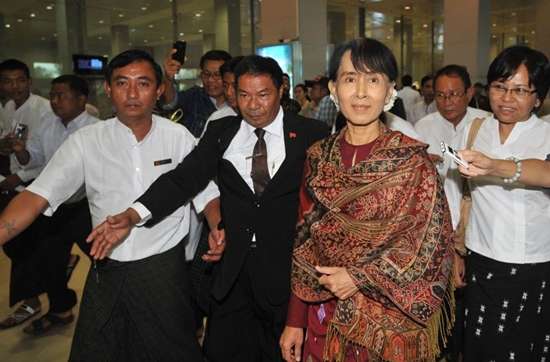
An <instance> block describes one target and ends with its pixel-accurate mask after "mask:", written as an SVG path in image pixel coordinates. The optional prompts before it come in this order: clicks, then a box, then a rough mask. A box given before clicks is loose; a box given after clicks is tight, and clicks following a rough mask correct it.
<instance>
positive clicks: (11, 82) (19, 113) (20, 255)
mask: <svg viewBox="0 0 550 362" xmlns="http://www.w3.org/2000/svg"><path fill="white" fill-rule="evenodd" d="M0 83H1V84H2V85H1V87H2V92H3V93H5V95H6V96H7V97H8V98H9V99H10V100H9V101H7V102H6V104H5V105H4V107H3V114H4V117H5V120H4V123H3V126H2V132H1V136H2V137H3V138H2V139H0V144H1V145H2V146H1V147H0V148H1V150H0V152H2V153H3V154H4V155H6V156H8V157H9V166H10V167H9V170H8V167H5V169H4V171H6V172H7V173H5V174H4V175H3V176H2V177H1V178H0V189H1V190H3V193H2V195H0V199H1V200H0V204H1V206H0V207H1V208H3V207H4V206H5V205H7V203H8V202H9V200H11V199H12V198H13V197H14V196H15V195H16V194H17V192H15V190H14V189H15V188H16V187H17V186H19V185H22V184H23V183H28V182H30V181H31V180H33V179H34V178H35V177H36V176H37V175H38V173H39V172H40V170H38V169H33V168H28V169H24V168H23V167H22V166H21V165H20V164H19V163H18V162H17V159H16V157H15V155H14V153H13V148H12V145H13V143H14V141H16V140H17V139H16V138H15V137H14V134H13V130H14V127H15V126H16V124H22V125H25V126H26V127H27V131H26V132H25V133H24V134H23V135H22V136H23V137H27V138H28V139H32V138H33V137H34V136H36V135H37V134H38V132H39V125H40V122H41V121H42V120H43V118H44V117H48V116H51V115H52V114H53V113H52V112H51V107H50V103H49V101H48V100H47V99H45V98H42V97H39V96H37V95H34V94H32V93H31V84H32V81H31V77H30V73H29V68H28V67H27V65H26V64H25V63H23V62H21V61H19V60H17V59H7V60H5V61H3V62H2V63H0ZM4 176H5V178H4ZM39 219H42V217H40V218H39ZM42 223H43V220H38V221H37V222H36V223H34V224H33V225H32V226H31V227H29V228H28V229H27V230H25V232H24V233H22V234H21V235H19V236H18V238H17V240H16V241H14V242H13V243H10V244H9V245H6V246H4V248H3V249H4V252H5V253H6V255H7V256H8V257H9V258H10V259H11V261H12V264H11V273H10V277H11V280H10V293H9V295H10V303H9V305H10V307H11V306H14V305H15V304H16V303H18V302H19V301H21V300H23V303H21V304H20V305H19V306H18V307H17V308H16V309H15V311H14V313H12V314H10V315H9V316H8V317H7V318H6V319H4V320H2V321H1V322H0V328H9V327H13V326H15V325H18V324H20V323H22V322H24V321H25V320H27V319H29V318H30V317H32V316H34V315H36V314H37V313H39V312H40V300H39V299H38V297H37V295H38V294H39V293H40V292H41V290H40V288H38V286H36V285H35V286H31V284H30V283H27V282H25V278H26V274H28V273H29V270H28V269H29V267H30V270H31V271H32V270H33V269H32V265H30V264H29V263H28V260H29V257H30V256H31V255H32V254H34V253H35V252H36V247H37V240H38V239H37V238H36V237H35V236H37V235H40V234H41V233H42V230H41V225H42Z"/></svg>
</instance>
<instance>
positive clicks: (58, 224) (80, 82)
mask: <svg viewBox="0 0 550 362" xmlns="http://www.w3.org/2000/svg"><path fill="white" fill-rule="evenodd" d="M88 93H89V90H88V84H87V83H86V81H85V80H84V79H82V78H80V77H77V76H75V75H62V76H60V77H57V78H55V79H54V80H53V81H52V88H51V91H50V103H51V106H52V109H53V111H54V114H52V117H46V118H44V119H43V120H42V121H41V123H40V125H39V130H38V132H36V133H35V137H33V138H32V139H31V140H29V141H28V142H26V141H25V140H24V139H14V140H13V143H12V148H13V151H14V155H15V157H16V158H17V161H18V162H19V164H20V165H22V166H23V168H34V169H37V170H39V171H41V170H42V169H43V168H44V167H45V166H46V164H47V163H48V161H49V160H50V159H51V158H52V157H53V155H54V153H55V152H56V151H57V149H58V148H59V147H60V146H61V144H62V143H63V142H64V141H65V140H66V139H67V137H68V136H69V135H70V134H72V133H74V132H76V131H77V130H78V129H81V128H82V127H85V126H87V125H91V124H94V123H96V122H98V121H99V120H98V119H97V118H95V117H92V116H91V115H89V114H88V113H87V112H86V111H85V106H86V100H87V98H88ZM85 197H86V195H85V191H84V189H83V188H81V189H80V190H78V191H77V192H76V193H75V194H74V195H73V196H72V197H71V198H70V199H69V200H68V201H67V202H65V203H64V204H63V205H60V207H59V209H58V210H57V212H56V213H55V215H54V216H53V217H51V218H46V219H44V220H43V221H44V222H43V223H42V225H41V233H40V235H37V237H36V239H37V240H36V241H35V242H36V243H37V248H36V250H35V251H33V253H32V254H31V255H29V256H28V258H25V260H24V264H25V265H27V266H28V267H27V268H26V270H27V272H26V273H25V274H23V275H21V273H17V272H15V273H13V274H14V275H12V281H11V282H12V283H16V284H19V283H21V284H24V285H26V287H25V289H26V290H29V291H30V290H33V288H34V289H35V292H36V296H38V294H40V293H41V292H42V291H45V292H46V293H47V295H48V299H49V302H50V303H49V306H50V308H49V311H48V313H47V314H45V315H44V316H42V317H41V318H39V319H36V320H34V321H33V322H32V323H31V324H30V325H29V326H27V327H26V328H25V329H24V331H25V332H26V333H29V334H35V335H37V334H42V333H44V332H46V331H47V330H49V329H50V328H51V327H53V326H55V325H63V324H67V323H69V322H71V321H72V320H73V319H74V316H73V314H72V308H73V307H74V306H75V305H76V293H75V292H74V291H73V290H71V289H68V287H67V265H68V263H69V255H70V251H71V248H72V245H73V243H74V242H75V241H76V242H79V245H81V249H82V250H83V251H86V250H87V249H89V248H87V247H86V245H84V244H86V243H84V240H85V239H86V235H87V230H89V229H90V228H91V223H90V212H89V210H88V204H87V201H86V199H85ZM14 242H16V241H12V242H11V243H10V245H13V243H14ZM17 242H18V243H24V242H25V240H21V239H17ZM74 262H76V261H74ZM35 286H41V288H37V287H35ZM34 299H38V298H34ZM32 302H34V300H31V301H30V302H29V300H28V299H27V300H26V301H25V303H24V304H25V305H26V306H28V305H29V304H30V303H32ZM33 306H34V308H35V309H40V307H41V305H40V301H39V300H38V303H34V304H33ZM18 309H21V307H20V308H18ZM15 315H17V311H16V312H15V313H14V316H15ZM52 319H53V320H54V321H52ZM17 322H19V321H17ZM55 322H58V323H57V324H56V323H55Z"/></svg>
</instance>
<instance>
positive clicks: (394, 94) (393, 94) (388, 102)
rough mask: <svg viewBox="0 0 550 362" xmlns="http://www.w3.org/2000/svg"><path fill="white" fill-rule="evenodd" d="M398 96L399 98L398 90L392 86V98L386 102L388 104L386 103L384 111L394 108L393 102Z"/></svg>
mask: <svg viewBox="0 0 550 362" xmlns="http://www.w3.org/2000/svg"><path fill="white" fill-rule="evenodd" d="M396 98H397V90H395V87H392V89H391V95H390V99H389V100H388V101H387V102H386V104H384V112H387V111H389V110H390V109H392V108H393V104H394V103H395V99H396Z"/></svg>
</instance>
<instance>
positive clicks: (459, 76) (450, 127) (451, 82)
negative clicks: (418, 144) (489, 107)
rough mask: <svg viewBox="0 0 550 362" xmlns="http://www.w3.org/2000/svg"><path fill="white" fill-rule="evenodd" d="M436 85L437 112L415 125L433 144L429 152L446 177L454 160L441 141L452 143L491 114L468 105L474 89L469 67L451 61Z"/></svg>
mask: <svg viewBox="0 0 550 362" xmlns="http://www.w3.org/2000/svg"><path fill="white" fill-rule="evenodd" d="M434 84H435V102H436V105H437V112H434V113H431V114H429V115H427V116H426V117H424V118H422V119H421V120H419V121H418V122H417V123H416V125H415V128H416V131H417V132H418V134H419V135H420V138H421V140H422V141H424V142H426V143H427V144H428V145H429V147H428V153H429V154H430V156H431V158H432V160H433V161H434V162H435V163H436V166H437V171H438V172H439V175H440V176H441V177H443V178H444V177H445V176H446V174H447V169H448V168H449V164H450V162H451V160H450V159H449V158H447V157H445V159H444V158H443V154H442V152H441V142H442V141H444V142H445V143H447V144H451V142H452V140H453V138H454V137H455V136H456V135H457V134H458V133H459V132H461V131H462V130H463V129H464V127H466V126H468V125H469V124H470V123H471V122H472V120H473V119H475V118H477V117H486V116H487V115H488V113H487V112H485V111H482V110H479V109H475V108H470V107H468V103H469V102H470V99H471V98H472V95H473V89H472V84H471V81H470V75H469V74H468V71H467V70H466V68H465V67H463V66H460V65H454V64H451V65H447V66H445V67H443V68H441V69H440V70H439V71H438V72H437V73H436V75H435V77H434Z"/></svg>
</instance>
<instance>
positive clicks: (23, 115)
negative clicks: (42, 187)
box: [4, 94, 54, 182]
mask: <svg viewBox="0 0 550 362" xmlns="http://www.w3.org/2000/svg"><path fill="white" fill-rule="evenodd" d="M4 116H5V117H6V118H7V123H8V124H10V125H11V129H10V130H8V131H11V130H12V129H13V128H14V127H15V125H16V124H17V123H22V124H25V125H26V126H27V127H28V141H32V139H33V138H34V137H35V135H36V134H37V133H38V132H39V130H40V123H41V122H42V120H43V119H44V118H46V117H53V116H54V114H53V111H52V108H51V106H50V101H48V100H47V99H46V98H43V97H40V96H37V95H35V94H31V95H29V98H28V99H27V100H26V101H25V103H23V104H22V105H21V106H20V107H19V108H17V109H16V108H15V102H14V101H13V100H10V101H8V102H7V103H6V105H5V106H4ZM10 170H11V173H13V174H17V176H19V178H20V179H21V180H22V181H23V182H27V181H30V180H32V179H34V178H35V177H36V176H38V174H39V173H40V169H34V168H23V167H22V166H21V165H20V164H19V162H17V158H16V157H15V155H14V154H11V155H10Z"/></svg>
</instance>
